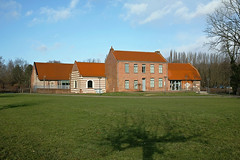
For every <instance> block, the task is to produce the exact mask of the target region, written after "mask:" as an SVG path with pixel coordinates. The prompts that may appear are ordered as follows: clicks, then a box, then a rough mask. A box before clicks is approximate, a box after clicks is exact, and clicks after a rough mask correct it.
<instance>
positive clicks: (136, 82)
mask: <svg viewBox="0 0 240 160" xmlns="http://www.w3.org/2000/svg"><path fill="white" fill-rule="evenodd" d="M134 89H138V81H137V80H134Z"/></svg>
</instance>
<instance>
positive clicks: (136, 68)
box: [134, 64, 138, 73]
mask: <svg viewBox="0 0 240 160" xmlns="http://www.w3.org/2000/svg"><path fill="white" fill-rule="evenodd" d="M134 73H138V65H137V64H134Z"/></svg>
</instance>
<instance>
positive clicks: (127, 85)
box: [125, 80, 129, 89]
mask: <svg viewBox="0 0 240 160" xmlns="http://www.w3.org/2000/svg"><path fill="white" fill-rule="evenodd" d="M125 89H129V80H125Z"/></svg>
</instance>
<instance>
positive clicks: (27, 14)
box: [25, 10, 33, 16]
mask: <svg viewBox="0 0 240 160" xmlns="http://www.w3.org/2000/svg"><path fill="white" fill-rule="evenodd" d="M32 14H33V11H32V10H30V11H27V12H26V14H25V15H26V16H31V15H32Z"/></svg>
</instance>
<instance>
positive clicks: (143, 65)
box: [142, 64, 146, 73]
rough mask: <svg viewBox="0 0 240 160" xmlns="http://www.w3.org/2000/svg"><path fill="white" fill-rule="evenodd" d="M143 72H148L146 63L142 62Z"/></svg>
mask: <svg viewBox="0 0 240 160" xmlns="http://www.w3.org/2000/svg"><path fill="white" fill-rule="evenodd" d="M142 73H146V64H142Z"/></svg>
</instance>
